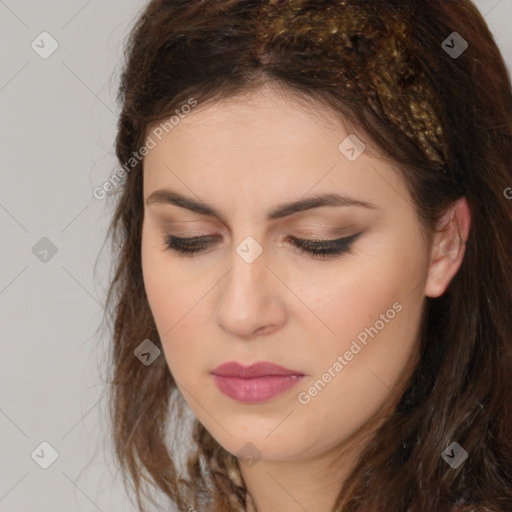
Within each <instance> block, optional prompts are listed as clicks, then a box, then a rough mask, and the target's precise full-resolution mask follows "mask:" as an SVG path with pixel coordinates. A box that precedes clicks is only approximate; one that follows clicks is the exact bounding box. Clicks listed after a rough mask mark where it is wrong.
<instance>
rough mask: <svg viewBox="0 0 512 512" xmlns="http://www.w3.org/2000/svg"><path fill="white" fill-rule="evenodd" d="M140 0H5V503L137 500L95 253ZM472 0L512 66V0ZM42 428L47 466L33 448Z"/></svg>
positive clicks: (1, 12)
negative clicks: (113, 430) (110, 422)
mask: <svg viewBox="0 0 512 512" xmlns="http://www.w3.org/2000/svg"><path fill="white" fill-rule="evenodd" d="M145 4H146V2H145V1H142V0H108V1H105V0H103V1H100V0H89V1H87V0H66V1H64V0H59V1H57V0H48V1H36V0H32V1H28V0H5V1H4V0H0V34H1V42H2V44H1V46H0V55H1V63H2V66H1V68H0V109H1V110H0V112H1V121H2V122H1V125H0V140H1V149H2V151H1V156H2V158H1V164H0V165H1V182H0V225H1V228H2V234H1V237H2V250H1V254H0V257H1V265H0V311H1V317H0V318H1V336H2V344H1V347H2V357H1V358H0V455H1V458H0V464H1V466H0V467H1V469H0V511H1V512H32V511H34V512H45V511H47V512H50V511H51V512H69V511H72V510H77V511H83V512H89V511H91V512H94V511H96V512H97V511H98V510H99V511H103V512H118V511H119V512H120V511H122V512H130V511H134V510H136V509H135V507H134V506H133V505H131V504H130V501H129V499H128V497H127V494H126V492H125V491H124V489H123V487H122V485H121V481H120V478H119V475H118V473H117V471H116V467H115V466H114V464H113V462H112V456H111V454H110V453H109V450H108V446H107V447H105V446H104V439H105V435H104V433H105V428H106V426H107V424H106V421H107V420H106V417H105V414H106V395H105V392H106V387H105V385H104V382H103V378H102V373H101V372H102V370H101V369H100V366H101V363H102V362H103V361H104V351H105V350H107V347H108V339H104V338H105V336H102V335H101V332H100V333H98V332H97V328H98V326H99V323H100V321H101V317H102V313H103V311H102V302H103V299H104V293H105V290H106V286H107V280H106V275H107V273H106V272H107V268H108V265H109V264H110V262H109V261H105V258H103V259H102V260H100V261H99V263H98V267H97V269H96V273H94V271H95V269H94V265H95V263H96V259H97V257H98V254H99V252H100V248H101V245H102V242H103V240H104V233H105V229H106V227H107V224H108V221H109V219H110V215H111V212H110V211H109V209H108V208H107V203H106V201H105V200H103V201H102V200H98V199H96V198H94V197H93V188H94V187H96V186H98V185H101V184H103V183H104V182H105V180H106V179H107V178H108V177H109V176H110V174H111V173H112V171H113V170H114V169H115V168H116V159H115V154H114V146H113V144H114V140H115V133H116V122H117V113H118V107H117V105H116V102H115V98H116V94H117V84H118V76H119V72H120V68H121V51H122V47H123V41H124V39H125V37H126V35H127V33H128V29H129V27H130V26H131V24H132V22H133V21H134V19H135V17H136V15H137V13H138V12H139V11H140V10H141V9H142V8H143V7H144V5H145ZM476 4H477V6H478V7H479V9H480V10H481V12H482V13H483V14H484V15H485V18H486V20H487V22H488V24H489V26H490V28H491V30H492V32H493V33H494V35H495V38H496V41H497V43H498V45H499V46H500V48H501V50H502V52H503V55H504V57H505V59H506V61H507V65H508V67H509V69H512V33H511V29H510V27H511V22H512V0H478V1H476ZM458 28H460V29H461V32H463V27H453V30H454V31H457V29H458ZM44 31H46V32H48V33H50V34H51V36H52V37H53V38H54V39H55V40H56V41H57V43H58V45H59V46H58V49H57V50H56V51H55V52H54V53H53V54H52V55H51V56H50V57H48V58H47V59H43V58H41V57H40V56H39V55H38V54H37V53H36V52H35V51H34V50H33V49H32V47H31V44H32V41H34V40H36V43H37V42H39V45H40V47H41V46H42V43H40V39H41V38H39V37H38V36H39V35H40V34H41V33H42V32H44ZM447 35H448V34H447ZM44 44H45V48H46V49H48V48H49V40H48V39H45V43H44ZM40 51H43V49H42V48H41V49H40ZM511 186H512V184H511ZM43 237H47V238H48V239H50V240H51V242H52V243H53V244H54V245H55V246H56V248H57V252H56V254H55V255H53V256H51V253H50V254H48V256H47V260H48V261H46V262H43V261H41V260H40V259H39V258H38V257H36V255H35V254H34V252H33V247H34V246H35V245H36V244H37V243H38V242H39V241H40V239H41V238H43ZM37 247H38V246H36V248H37ZM35 252H37V251H35ZM104 252H105V251H104ZM39 257H44V253H40V255H39ZM107 260H108V254H107ZM102 276H103V277H102ZM43 441H46V442H48V443H49V444H50V445H51V446H52V447H53V448H54V449H55V450H56V451H57V452H58V458H57V459H56V460H55V462H54V463H53V464H52V465H51V466H50V467H48V469H42V468H41V467H40V466H39V465H38V464H36V462H35V461H34V460H33V458H32V457H31V454H32V453H33V452H34V450H35V449H36V448H38V447H39V445H40V443H41V442H43ZM42 449H43V452H41V448H38V449H37V450H36V453H38V454H39V455H40V456H39V457H36V456H34V457H35V458H36V459H37V460H39V461H41V460H43V459H44V458H45V457H46V460H48V457H49V453H50V452H49V451H48V449H47V448H45V447H43V448H42ZM43 454H44V457H43Z"/></svg>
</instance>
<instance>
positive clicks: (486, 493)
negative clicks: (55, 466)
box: [105, 0, 512, 512]
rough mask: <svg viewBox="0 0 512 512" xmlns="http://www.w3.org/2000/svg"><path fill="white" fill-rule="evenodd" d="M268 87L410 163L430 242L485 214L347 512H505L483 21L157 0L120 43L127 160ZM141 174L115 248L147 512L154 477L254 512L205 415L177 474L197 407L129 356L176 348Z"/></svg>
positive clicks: (121, 156)
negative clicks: (148, 264) (463, 454)
mask: <svg viewBox="0 0 512 512" xmlns="http://www.w3.org/2000/svg"><path fill="white" fill-rule="evenodd" d="M453 32H458V34H460V36H457V35H454V34H453ZM454 37H455V38H456V39H454ZM460 37H461V38H462V39H460ZM462 40H465V41H467V43H468V47H467V49H465V51H463V52H462V53H461V54H460V55H455V54H454V53H453V52H452V53H450V52H451V51H452V50H453V49H459V48H461V43H462ZM446 41H447V42H446ZM455 42H457V45H458V46H457V47H456V43H455ZM266 83H272V84H276V85H278V86H281V87H282V88H284V89H283V90H285V91H288V92H289V93H290V94H295V95H296V96H300V97H303V98H308V99H309V101H310V102H311V101H314V102H317V104H319V105H320V104H321V105H324V106H328V107H329V108H330V109H331V110H332V111H333V112H335V113H337V114H338V115H339V117H340V121H342V122H343V120H345V121H346V122H348V123H350V124H351V125H352V126H353V133H355V130H357V131H358V133H360V134H361V137H362V138H363V137H364V139H365V140H367V141H372V142H373V143H374V144H375V146H376V147H377V148H378V149H380V151H382V153H383V154H384V155H387V157H389V158H392V159H393V160H394V161H395V162H397V169H398V170H399V171H400V172H401V173H402V175H403V176H404V178H405V180H406V182H407V184H408V186H409V189H410V192H411V195H412V198H413V201H414V204H415V207H416V209H417V211H418V215H419V218H420V219H421V221H422V222H423V223H424V225H425V226H427V227H428V228H429V229H433V227H434V225H435V222H436V220H437V219H439V217H440V215H441V214H442V213H443V212H444V211H445V209H446V208H447V207H448V206H449V205H450V204H452V203H453V201H455V200H456V199H457V198H459V197H462V196H465V197H466V199H467V201H468V205H469V208H470V212H471V231H470V235H469V239H468V241H467V245H466V253H465V257H464V261H463V263H462V265H461V267H460V269H459V271H458V273H457V274H456V276H455V277H454V279H453V280H452V282H451V283H450V286H449V288H448V290H447V291H446V293H444V294H443V295H442V296H441V297H439V298H437V299H429V298H427V302H426V308H425V312H424V318H423V324H422V331H421V339H420V344H421V356H420V360H419V362H418V364H417V366H416V368H415V371H414V373H413V375H412V377H411V379H410V381H409V383H408V386H407V387H406V389H405V391H404V392H403V394H402V396H401V397H400V401H399V404H398V406H397V407H396V409H395V411H394V413H393V414H392V415H390V417H389V418H388V419H387V421H386V422H385V423H384V424H383V425H382V427H381V428H380V429H379V430H378V432H377V433H376V435H375V436H374V438H373V439H372V440H371V441H370V443H369V444H368V446H367V447H366V449H365V451H364V453H361V455H360V457H359V459H358V461H357V465H356V467H355V469H354V471H353V472H352V473H351V475H350V476H349V478H348V479H347V480H346V482H345V483H344V487H343V489H340V492H339V494H338V498H337V501H336V505H335V507H334V508H333V511H340V510H343V512H355V511H365V512H377V511H390V510H393V511H396V512H406V511H408V512H420V511H423V512H432V511H433V510H435V511H436V512H443V511H449V510H452V508H453V506H454V504H455V503H457V502H459V501H461V499H462V500H464V502H465V505H462V506H461V508H459V509H458V510H460V511H461V512H465V511H468V512H469V511H477V510H478V511H491V510H492V511H498V512H510V510H512V440H511V438H510V431H511V409H510V404H511V403H512V389H511V388H512V383H511V370H512V362H511V355H512V315H511V307H510V306H511V297H512V263H511V262H512V256H511V255H512V201H511V200H507V198H506V195H505V193H504V191H505V190H507V188H508V187H511V186H512V90H511V84H510V77H509V76H508V74H507V69H506V67H505V64H504V62H503V59H502V56H501V54H500V52H499V50H498V48H497V46H496V44H495V42H494V39H493V37H492V35H491V33H490V31H489V29H488V27H487V25H486V23H485V21H484V19H483V18H482V16H481V14H480V13H479V12H478V10H477V9H476V7H475V6H474V5H473V4H472V3H471V2H470V1H469V0H453V1H448V0H446V1H441V0H432V1H424V2H413V1H408V0H407V1H405V0H404V1H396V0H395V1H387V2H377V1H371V0H370V1H368V0H331V1H329V0H314V1H313V0H289V1H284V0H262V1H252V0H173V1H171V0H153V1H151V2H149V4H148V5H147V6H146V7H145V8H144V10H143V12H142V13H141V14H140V17H139V18H138V20H137V22H136V24H135V25H134V27H133V30H132V32H131V33H130V35H129V39H128V43H127V46H126V62H125V63H124V69H123V72H122V75H121V85H120V89H119V100H120V103H121V105H122V111H121V114H120V118H119V125H118V134H117V140H116V153H117V157H118V160H119V162H120V163H121V165H125V164H126V163H127V162H128V161H129V160H130V158H132V156H133V154H134V153H135V152H137V151H138V150H139V148H141V147H142V146H143V145H144V143H145V140H146V136H147V130H148V128H149V127H150V126H152V125H153V124H154V123H157V122H159V121H160V120H162V119H165V118H166V117H169V116H170V115H172V114H173V113H174V112H175V110H176V109H178V108H180V106H181V105H183V104H186V103H187V102H188V101H189V100H190V98H195V99H197V101H198V103H199V104H203V105H206V104H208V103H209V102H210V103H211V102H214V101H218V100H220V99H222V98H228V97H230V96H233V95H235V94H239V93H242V92H247V91H253V90H255V89H256V88H258V87H260V86H261V85H263V84H266ZM142 172H143V161H138V162H136V163H135V164H134V165H133V168H132V169H131V170H130V171H129V172H127V173H126V174H127V177H126V181H125V182H124V184H123V186H122V187H119V188H118V189H117V191H118V192H119V196H118V197H117V202H116V210H115V213H114V216H113V219H112V223H111V225H110V227H109V233H108V234H109V235H111V236H112V241H113V242H114V243H115V246H114V247H113V250H114V253H115V260H114V261H115V272H114V274H113V276H112V282H111V283H110V288H109V290H108V296H107V307H106V309H105V312H106V317H108V320H109V322H110V326H111V329H112V339H113V345H112V352H111V358H112V361H111V368H112V378H111V380H110V384H111V396H110V405H111V421H112V432H111V434H112V438H113V441H114V445H115V453H116V457H117V458H118V460H119V463H120V466H121V468H122V470H123V476H124V478H125V482H126V479H130V481H131V482H132V483H133V484H134V486H135V491H136V496H137V503H138V507H139V509H140V510H143V505H142V501H141V495H142V494H143V493H142V492H141V490H143V487H142V486H141V484H142V480H145V481H146V482H147V483H148V484H150V485H151V486H153V488H155V489H160V490H161V491H163V493H164V495H166V496H168V497H169V498H170V500H171V501H173V502H174V503H176V504H177V506H178V508H179V509H180V510H188V507H189V506H193V507H194V508H196V509H197V510H199V509H200V508H201V507H203V510H204V509H205V507H206V506H209V507H212V510H215V511H238V510H245V506H246V502H247V499H248V497H247V493H246V489H245V486H244V482H243V479H242V477H241V474H240V470H239V466H238V461H237V459H236V457H234V456H233V455H232V454H230V453H228V452H227V451H226V450H224V449H223V448H222V447H221V446H220V445H219V444H218V443H217V442H216V441H215V440H214V439H213V438H212V436H211V435H210V434H209V433H208V431H206V429H205V428H204V427H203V426H202V425H201V424H200V423H199V422H198V421H197V420H195V421H194V425H193V427H194V428H193V439H192V442H193V449H192V452H191V453H190V454H189V455H190V456H189V458H188V463H187V464H181V463H178V459H177V456H178V455H177V453H176V448H175V447H172V448H171V447H170V443H169V439H168V438H167V435H168V434H173V435H174V437H176V436H177V435H178V434H179V433H181V432H183V431H184V428H185V426H184V402H183V399H182V397H181V396H180V394H179V392H178V390H177V387H176V384H175V382H174V380H173V377H172V375H171V374H170V372H169V369H168V366H167V364H166V361H165V359H164V358H163V357H159V358H157V359H156V360H155V361H154V362H153V363H152V365H151V366H149V367H146V366H144V365H142V364H141V362H140V361H139V360H138V359H137V358H136V357H135V356H134V349H135V348H136V347H137V346H138V345H139V344H140V343H141V342H142V340H144V339H147V338H149V339H151V340H152V341H153V343H155V344H156V345H157V346H158V347H160V348H162V347H161V342H160V340H159V336H158V333H157V330H156V326H155V323H154V320H153V317H152V314H151V311H150V308H149V305H148V301H147V298H146V294H145V289H144V282H143V277H142V269H141V257H140V251H141V229H142V220H143V214H144V206H143V198H142ZM172 421H175V425H173V426H171V422H172ZM453 441H457V442H458V443H459V444H460V445H461V446H462V447H463V448H464V449H465V450H466V451H467V452H468V454H469V458H468V459H467V460H466V462H465V463H464V464H462V465H461V466H459V467H458V468H457V469H452V468H451V467H450V466H448V465H447V464H446V463H445V462H444V461H443V460H442V458H441V452H442V451H443V450H444V449H445V448H446V447H447V446H449V445H450V444H451V443H452V442H453ZM180 465H181V467H186V470H187V471H186V472H185V471H184V470H180Z"/></svg>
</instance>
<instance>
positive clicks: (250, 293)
mask: <svg viewBox="0 0 512 512" xmlns="http://www.w3.org/2000/svg"><path fill="white" fill-rule="evenodd" d="M231 263H232V268H231V271H230V272H228V274H227V275H226V276H225V278H224V279H223V280H222V281H221V283H220V287H219V290H220V291H219V292H218V294H219V295H218V300H217V306H216V311H215V318H216V322H217V324H218V325H219V326H220V327H221V328H222V329H223V330H225V331H226V332H228V333H229V334H231V335H232V336H234V337H237V338H243V339H253V338H254V337H256V336H258V335H263V334H265V335H267V334H270V333H272V332H274V331H276V330H278V329H280V328H282V326H283V325H284V324H285V322H286V308H285V305H284V302H283V294H284V293H285V290H284V286H283V284H282V283H281V282H280V280H279V279H278V278H277V277H276V276H275V275H274V272H273V271H271V270H270V268H268V267H267V265H268V263H269V262H268V258H267V253H266V252H265V250H263V252H262V253H261V254H260V255H259V256H258V257H257V258H256V259H255V260H254V261H252V262H249V261H246V260H245V259H244V258H243V257H241V256H240V255H239V254H238V253H237V252H236V251H233V256H232V260H231Z"/></svg>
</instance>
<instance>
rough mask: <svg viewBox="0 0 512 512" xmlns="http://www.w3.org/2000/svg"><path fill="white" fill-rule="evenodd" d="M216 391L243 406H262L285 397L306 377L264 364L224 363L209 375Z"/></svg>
mask: <svg viewBox="0 0 512 512" xmlns="http://www.w3.org/2000/svg"><path fill="white" fill-rule="evenodd" d="M212 374H213V379H214V382H215V384H216V385H217V387H218V388H219V390H220V391H221V392H222V393H224V394H225V395H226V396H228V397H229V398H231V399H233V400H235V401H238V402H243V403H261V402H264V401H266V400H270V399H271V398H273V397H274V396H277V395H279V394H281V393H284V392H285V391H287V390H288V389H290V388H292V387H293V386H295V385H296V384H297V383H298V382H299V381H300V380H302V378H303V377H304V376H305V375H304V374H303V373H302V372H300V371H296V370H290V369H288V368H284V367H283V366H279V365H276V364H274V363H270V362H267V361H261V362H257V363H254V364H252V365H250V366H244V365H242V364H240V363H238V362H236V361H230V362H228V363H224V364H222V365H220V366H218V367H217V368H215V369H214V370H213V371H212Z"/></svg>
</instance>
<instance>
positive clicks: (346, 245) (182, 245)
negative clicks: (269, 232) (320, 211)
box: [165, 233, 361, 259]
mask: <svg viewBox="0 0 512 512" xmlns="http://www.w3.org/2000/svg"><path fill="white" fill-rule="evenodd" d="M360 235H361V233H357V234H355V235H352V236H348V237H343V238H336V239H333V240H309V239H303V238H296V237H288V240H289V241H290V243H291V244H292V245H294V246H295V247H296V248H297V249H298V250H299V251H300V252H305V253H308V254H311V255H312V256H315V257H317V258H321V259H325V258H334V257H337V256H339V255H341V254H343V253H345V252H349V251H350V248H351V246H352V244H353V243H354V242H355V240H356V239H357V238H358V237H359V236H360ZM219 238H221V237H220V236H219V235H205V236H196V237H185V238H183V237H177V236H174V235H166V238H165V245H166V246H167V248H169V249H171V250H173V251H175V252H177V253H179V254H180V255H183V256H193V255H196V254H198V253H200V252H202V251H204V250H205V249H206V248H208V247H209V246H211V245H212V244H213V243H214V242H215V240H217V239H219Z"/></svg>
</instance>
